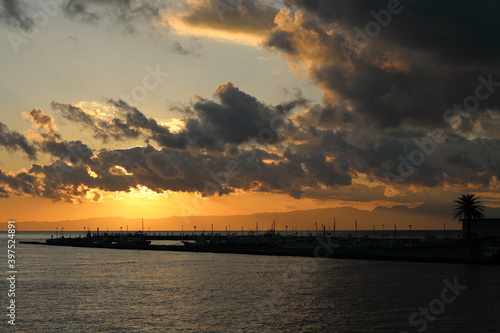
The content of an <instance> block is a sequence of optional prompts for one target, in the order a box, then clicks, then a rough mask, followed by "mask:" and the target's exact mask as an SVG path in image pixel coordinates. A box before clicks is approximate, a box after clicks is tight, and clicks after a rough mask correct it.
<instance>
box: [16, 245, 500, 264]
mask: <svg viewBox="0 0 500 333" xmlns="http://www.w3.org/2000/svg"><path fill="white" fill-rule="evenodd" d="M20 243H21V244H31V245H49V246H71V247H88V248H107V249H119V250H145V251H177V252H209V253H233V254H247V255H273V256H295V257H317V258H331V259H357V260H382V261H404V262H430V263H448V264H480V265H499V264H500V260H498V259H493V258H486V257H480V256H467V255H466V254H465V250H457V249H453V250H450V249H446V250H445V249H442V248H430V249H429V248H423V249H420V248H415V249H391V250H388V249H384V250H382V249H345V248H343V249H330V248H323V247H318V248H316V249H310V248H306V249H301V248H279V247H249V246H213V245H207V246H185V245H125V244H122V245H117V244H48V243H45V242H29V241H22V242H20Z"/></svg>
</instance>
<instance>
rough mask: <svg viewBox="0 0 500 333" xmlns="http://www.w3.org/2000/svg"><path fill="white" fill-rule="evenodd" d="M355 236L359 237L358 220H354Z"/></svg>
mask: <svg viewBox="0 0 500 333" xmlns="http://www.w3.org/2000/svg"><path fill="white" fill-rule="evenodd" d="M354 236H355V237H356V238H358V221H357V220H354Z"/></svg>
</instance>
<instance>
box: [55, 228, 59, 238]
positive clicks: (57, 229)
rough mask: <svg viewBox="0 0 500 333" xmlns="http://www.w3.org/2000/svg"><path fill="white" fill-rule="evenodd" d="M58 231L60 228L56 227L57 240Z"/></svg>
mask: <svg viewBox="0 0 500 333" xmlns="http://www.w3.org/2000/svg"><path fill="white" fill-rule="evenodd" d="M58 231H59V228H58V227H56V238H57V236H58V234H57V232H58Z"/></svg>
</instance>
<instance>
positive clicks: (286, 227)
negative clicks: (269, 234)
mask: <svg viewBox="0 0 500 333" xmlns="http://www.w3.org/2000/svg"><path fill="white" fill-rule="evenodd" d="M285 237H288V226H287V225H286V226H285Z"/></svg>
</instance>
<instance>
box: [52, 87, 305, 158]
mask: <svg viewBox="0 0 500 333" xmlns="http://www.w3.org/2000/svg"><path fill="white" fill-rule="evenodd" d="M214 96H215V98H216V99H217V100H215V101H212V100H208V99H201V98H200V99H198V101H197V102H195V103H194V104H193V105H192V106H190V107H187V108H186V109H184V110H183V111H184V112H185V114H186V115H188V117H187V118H185V119H184V122H185V128H184V129H183V130H181V131H180V132H178V133H172V132H171V131H170V130H169V129H168V127H166V126H162V125H160V124H158V122H157V121H156V120H155V119H153V118H148V117H146V116H145V115H144V114H143V113H142V112H141V111H139V110H138V109H137V108H135V107H133V106H130V105H128V104H127V103H126V102H124V101H122V100H113V99H111V100H109V101H108V104H109V105H111V106H113V107H114V109H115V110H116V115H115V116H113V118H112V119H108V120H104V119H100V118H98V117H95V116H92V115H90V114H89V113H86V112H85V111H83V110H82V109H80V108H78V107H75V106H73V105H70V104H62V103H57V102H52V103H51V106H52V108H53V109H54V110H55V111H58V112H61V114H62V116H63V117H64V118H65V119H68V120H70V121H72V122H76V123H80V124H82V125H84V126H86V127H88V128H90V129H92V130H93V131H94V133H95V137H96V138H100V139H102V140H103V141H108V140H110V139H115V140H126V139H136V138H143V139H144V140H146V142H148V141H154V142H156V143H158V145H160V146H161V147H167V148H175V149H186V148H190V149H199V148H202V149H211V150H225V149H226V148H230V147H228V146H232V145H238V144H241V143H244V142H248V141H250V140H253V139H257V138H258V137H259V135H262V130H263V129H265V130H266V131H265V132H266V133H265V134H266V135H271V136H272V138H271V140H270V141H269V143H273V142H278V141H279V140H280V137H279V135H278V133H277V130H278V127H280V126H283V127H284V126H286V125H287V124H286V122H287V120H286V118H287V115H288V114H289V113H290V112H291V111H292V110H294V109H295V108H297V107H301V106H305V105H307V103H308V101H307V100H306V99H305V98H303V97H302V96H300V94H299V95H297V96H295V97H294V98H293V99H292V100H290V101H286V102H283V103H281V104H278V105H276V106H268V105H266V104H264V103H262V102H260V101H259V100H257V99H256V98H255V97H253V96H251V95H249V94H247V93H245V92H243V91H241V90H240V89H239V88H238V87H236V86H235V85H234V84H233V83H231V82H228V83H225V84H221V85H219V86H218V87H217V89H216V91H215V94H214ZM266 139H267V136H266Z"/></svg>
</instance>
